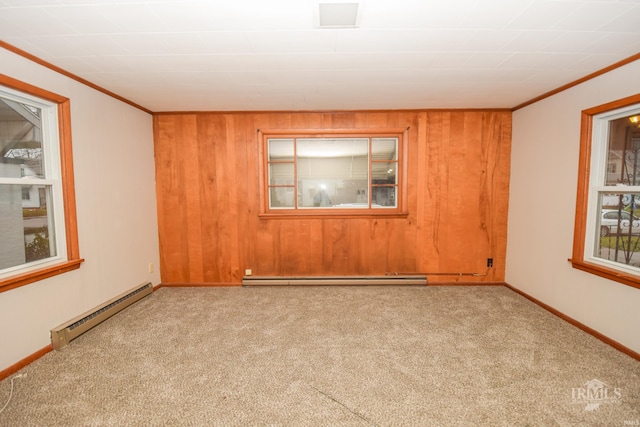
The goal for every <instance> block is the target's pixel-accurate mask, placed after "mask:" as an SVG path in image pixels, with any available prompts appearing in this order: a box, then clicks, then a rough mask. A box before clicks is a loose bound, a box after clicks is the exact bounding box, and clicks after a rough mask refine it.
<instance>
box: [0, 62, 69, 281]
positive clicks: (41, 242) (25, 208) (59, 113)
mask: <svg viewBox="0 0 640 427" xmlns="http://www.w3.org/2000/svg"><path fill="white" fill-rule="evenodd" d="M69 124H70V118H69V100H68V99H66V98H64V97H60V96H59V95H55V94H53V93H50V92H48V91H45V90H42V89H39V88H36V87H34V86H31V85H28V84H25V83H22V82H19V81H16V80H14V79H11V78H9V77H4V76H1V75H0V235H1V236H2V238H1V239H0V292H1V291H6V290H9V289H13V288H15V287H18V286H22V285H26V284H28V283H32V282H35V281H38V280H41V279H43V278H46V277H51V276H54V275H57V274H60V273H64V272H67V271H70V270H73V269H76V268H78V267H79V265H80V263H81V262H82V260H81V259H80V257H79V251H78V244H77V242H78V239H77V229H76V225H75V224H76V215H75V197H74V194H73V169H72V157H71V136H70V129H69Z"/></svg>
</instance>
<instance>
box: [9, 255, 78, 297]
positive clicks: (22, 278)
mask: <svg viewBox="0 0 640 427" xmlns="http://www.w3.org/2000/svg"><path fill="white" fill-rule="evenodd" d="M83 262H84V259H74V260H69V261H65V262H63V263H60V264H56V265H52V266H51V267H47V268H42V269H40V270H34V271H30V272H28V273H25V274H20V275H18V276H13V277H9V278H7V279H3V280H0V292H5V291H8V290H10V289H15V288H18V287H20V286H24V285H28V284H29V283H33V282H37V281H39V280H43V279H46V278H49V277H53V276H57V275H59V274H63V273H66V272H68V271H72V270H77V269H78V268H80V264H82V263H83Z"/></svg>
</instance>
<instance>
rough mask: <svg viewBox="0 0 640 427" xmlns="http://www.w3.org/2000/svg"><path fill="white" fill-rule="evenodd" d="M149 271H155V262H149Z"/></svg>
mask: <svg viewBox="0 0 640 427" xmlns="http://www.w3.org/2000/svg"><path fill="white" fill-rule="evenodd" d="M149 273H153V263H152V262H150V263H149Z"/></svg>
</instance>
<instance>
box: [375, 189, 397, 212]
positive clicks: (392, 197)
mask: <svg viewBox="0 0 640 427" xmlns="http://www.w3.org/2000/svg"><path fill="white" fill-rule="evenodd" d="M397 191H398V187H372V188H371V192H372V193H373V199H372V201H371V207H372V208H395V207H396V200H398V197H397V193H396V192H397Z"/></svg>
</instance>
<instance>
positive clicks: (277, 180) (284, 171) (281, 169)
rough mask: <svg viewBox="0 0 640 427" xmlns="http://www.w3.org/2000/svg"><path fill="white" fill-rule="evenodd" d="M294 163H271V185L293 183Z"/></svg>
mask: <svg viewBox="0 0 640 427" xmlns="http://www.w3.org/2000/svg"><path fill="white" fill-rule="evenodd" d="M293 174H294V167H293V163H270V164H269V185H293V183H294V181H295V180H294V176H293Z"/></svg>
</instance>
